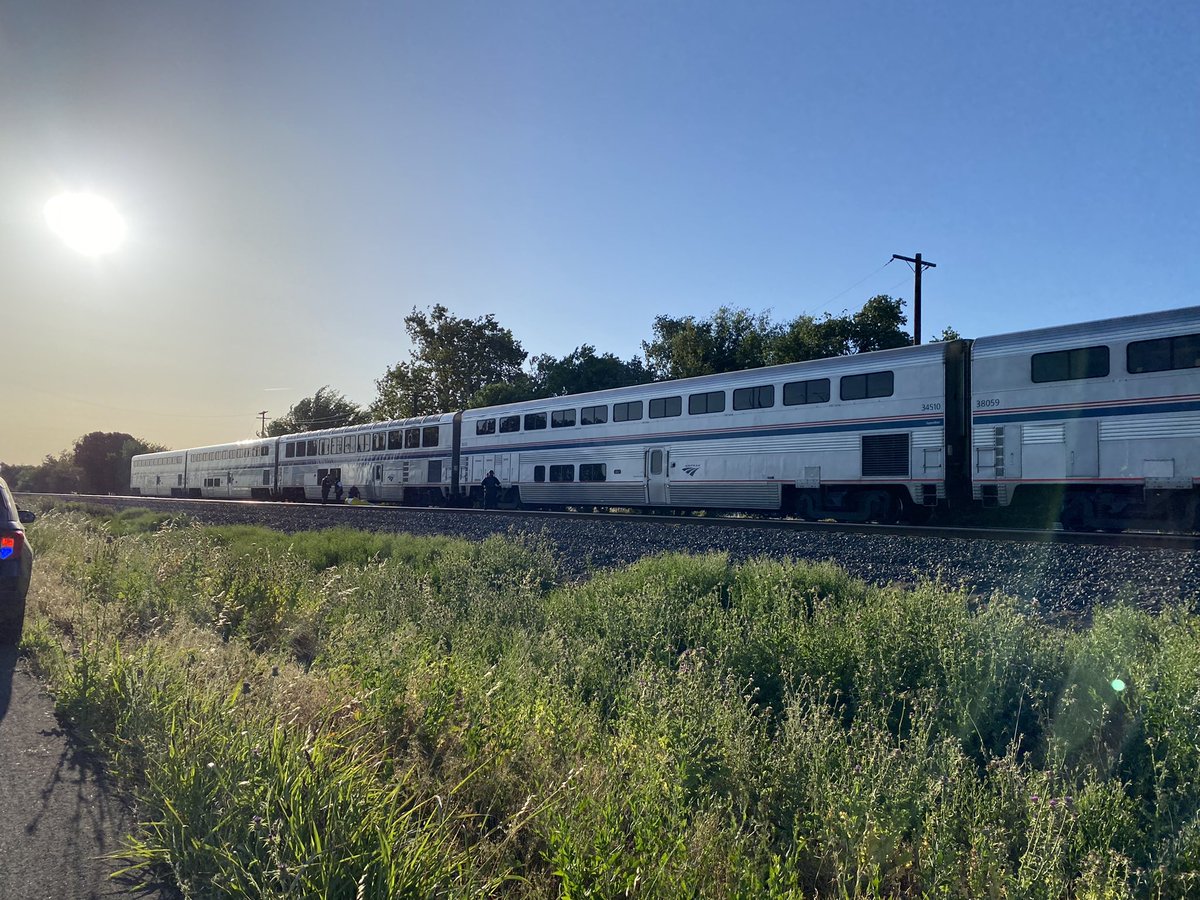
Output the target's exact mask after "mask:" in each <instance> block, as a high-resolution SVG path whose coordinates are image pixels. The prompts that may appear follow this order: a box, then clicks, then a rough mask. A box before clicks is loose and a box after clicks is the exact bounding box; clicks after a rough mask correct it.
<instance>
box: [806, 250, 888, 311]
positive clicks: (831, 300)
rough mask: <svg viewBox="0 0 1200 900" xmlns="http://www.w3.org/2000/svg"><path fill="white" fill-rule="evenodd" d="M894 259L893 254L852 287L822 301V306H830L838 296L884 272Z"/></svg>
mask: <svg viewBox="0 0 1200 900" xmlns="http://www.w3.org/2000/svg"><path fill="white" fill-rule="evenodd" d="M894 259H895V257H894V256H893V257H892V259H889V260H888V261H887V262H885V263H884V264H883V265H882V266H880V267H879V268H878V269H876V270H875V271H874V272H871V273H870V274H869V275H865V276H863V277H862V278H860V279H859V280H858V281H856V282H854V284H852V285H850V287H848V288H846V289H845V290H844V291H840V292H839V293H836V294H834V295H833V296H832V297H830V298H829V299H828V300H826V301H825V302H824V303H822V304H821V306H822V307H827V306H829V304H830V303H832V302H833V301H834V300H836V299H838V297H842V296H844V295H846V294H848V293H850V292H851V291H852V290H854V289H855V288H856V287H858V286H859V285H860V284H862V283H863V282H864V281H867V280H868V279H871V278H874V277H875V276H876V275H878V274H879V273H880V272H882V271H883V270H884V269H886V268H887V267H888V266H890V265H891V264H892V261H893V260H894Z"/></svg>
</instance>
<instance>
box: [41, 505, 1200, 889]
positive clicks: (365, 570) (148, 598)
mask: <svg viewBox="0 0 1200 900" xmlns="http://www.w3.org/2000/svg"><path fill="white" fill-rule="evenodd" d="M33 529H36V531H35V532H34V534H33V536H32V537H33V539H34V540H36V542H37V546H38V547H39V551H40V552H41V555H40V556H39V580H40V581H41V582H43V583H42V584H41V585H40V586H39V589H38V593H36V594H35V595H34V596H33V614H32V621H31V622H30V625H29V627H28V628H27V630H26V631H27V638H26V641H27V646H28V648H29V649H30V651H31V652H32V653H33V654H34V659H35V662H37V664H39V665H40V666H42V667H43V668H44V669H45V670H46V671H47V672H49V673H50V676H51V678H52V681H53V683H54V685H55V689H56V695H57V700H58V703H59V706H60V709H61V710H62V712H63V714H64V715H65V716H67V717H68V718H69V719H70V720H71V721H72V722H74V723H75V727H76V729H77V731H78V732H79V733H80V734H81V735H83V736H85V737H86V738H87V739H88V740H90V741H91V742H93V743H94V744H95V746H96V747H97V748H99V750H100V751H101V752H104V753H106V754H107V755H108V757H109V758H110V759H111V761H112V764H113V766H114V767H115V769H116V770H117V771H118V772H119V773H120V774H121V776H122V778H123V780H124V782H125V783H126V784H128V785H129V786H130V789H131V791H133V793H134V794H135V795H136V797H137V798H138V809H139V812H140V815H141V817H142V819H143V824H142V825H141V827H140V829H139V831H138V833H137V835H136V839H135V841H134V843H133V844H132V845H131V847H130V855H131V863H132V864H133V865H134V866H142V867H149V868H153V869H155V870H166V871H169V872H170V873H172V874H173V876H174V877H175V878H176V879H177V880H178V882H179V883H180V885H181V886H182V887H183V889H184V891H185V893H187V894H189V895H191V896H197V897H202V896H216V895H219V896H232V897H238V896H241V897H296V896H321V897H348V898H358V897H392V896H414V897H417V896H420V897H426V896H481V895H483V896H488V895H500V894H505V895H519V896H527V897H583V896H589V897H610V896H611V897H615V896H638V897H751V896H753V897H759V896H769V897H809V896H830V897H879V896H942V897H1013V898H1017V897H1021V898H1024V897H1046V898H1051V897H1054V898H1057V897H1074V896H1077V897H1126V896H1128V897H1183V896H1188V895H1189V894H1194V893H1196V892H1197V891H1200V827H1198V824H1197V811H1198V810H1200V784H1198V782H1197V778H1198V773H1200V739H1198V735H1200V634H1198V633H1197V632H1198V628H1197V626H1198V619H1197V616H1196V615H1195V613H1194V611H1188V610H1185V609H1172V610H1168V611H1166V612H1164V613H1163V614H1162V615H1159V616H1151V615H1148V614H1146V613H1143V612H1139V611H1136V610H1134V609H1130V608H1125V607H1120V608H1114V609H1109V610H1099V611H1097V613H1096V615H1095V616H1094V617H1093V620H1092V622H1091V624H1090V625H1089V626H1088V627H1087V628H1085V629H1082V630H1079V631H1070V630H1066V629H1062V628H1058V627H1052V626H1051V625H1048V624H1046V623H1044V622H1042V621H1040V620H1039V619H1038V618H1036V617H1034V616H1031V615H1029V614H1027V613H1026V612H1025V611H1024V610H1023V609H1022V608H1021V607H1020V606H1019V605H1018V604H1016V603H1014V602H1012V601H1007V600H1004V599H1003V598H993V599H992V600H991V601H990V602H988V603H986V604H983V605H979V604H977V603H975V602H974V601H973V600H972V598H970V597H968V596H967V595H965V594H964V593H962V592H960V591H956V590H953V589H950V588H948V587H946V586H944V585H939V584H936V583H927V584H923V585H921V586H919V587H918V588H916V589H912V590H906V589H900V588H896V589H878V588H872V587H868V586H866V585H864V584H862V583H861V582H858V581H855V580H853V579H851V578H849V577H848V576H847V575H846V574H845V573H844V572H843V571H841V570H839V569H837V568H836V567H835V566H833V565H817V566H811V565H801V564H793V563H780V562H770V561H756V562H752V563H747V564H743V565H730V563H729V562H728V560H727V559H725V558H724V557H723V556H720V555H708V556H702V557H681V556H660V557H655V558H652V559H647V560H644V561H643V562H641V563H639V564H637V565H635V566H631V567H628V568H626V569H622V570H619V571H615V572H609V573H601V574H598V575H596V576H595V577H593V578H592V579H591V580H590V581H587V582H585V583H580V584H563V583H561V579H560V578H559V577H558V567H557V562H556V560H555V557H554V554H553V552H552V551H551V549H550V548H549V547H548V546H546V545H545V544H543V543H541V542H540V541H538V540H536V539H534V540H531V539H518V538H511V539H501V538H493V539H490V540H488V541H485V542H482V543H479V544H468V543H465V542H461V541H451V540H436V541H433V540H428V541H427V540H418V539H414V538H411V537H406V536H390V537H389V536H374V535H367V534H361V533H357V532H350V531H338V532H332V533H321V534H316V535H292V536H284V535H278V534H274V533H269V532H263V531H261V530H257V529H240V528H239V529H202V528H198V527H195V526H188V525H180V524H173V523H160V524H159V525H158V526H156V529H155V530H152V531H146V532H141V533H115V532H114V530H113V529H112V528H111V526H110V524H108V523H106V522H97V521H94V520H90V519H88V518H86V517H84V516H83V515H81V514H80V513H78V512H51V513H49V514H47V515H45V516H44V517H42V518H41V519H39V521H38V522H37V523H35V525H34V526H33Z"/></svg>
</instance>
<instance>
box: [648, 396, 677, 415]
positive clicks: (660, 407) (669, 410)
mask: <svg viewBox="0 0 1200 900" xmlns="http://www.w3.org/2000/svg"><path fill="white" fill-rule="evenodd" d="M681 415H683V398H682V397H658V398H657V399H655V400H651V401H650V418H652V419H670V418H674V417H675V416H681Z"/></svg>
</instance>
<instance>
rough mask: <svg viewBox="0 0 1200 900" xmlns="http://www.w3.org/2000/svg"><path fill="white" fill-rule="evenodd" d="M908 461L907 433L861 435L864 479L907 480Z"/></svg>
mask: <svg viewBox="0 0 1200 900" xmlns="http://www.w3.org/2000/svg"><path fill="white" fill-rule="evenodd" d="M908 461H909V450H908V432H904V433H903V434H868V435H863V439H862V473H863V477H864V478H907V477H908Z"/></svg>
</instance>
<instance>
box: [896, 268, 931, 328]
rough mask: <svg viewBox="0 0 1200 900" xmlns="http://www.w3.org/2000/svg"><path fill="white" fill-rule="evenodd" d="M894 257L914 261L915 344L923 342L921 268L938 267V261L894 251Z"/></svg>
mask: <svg viewBox="0 0 1200 900" xmlns="http://www.w3.org/2000/svg"><path fill="white" fill-rule="evenodd" d="M892 259H900V260H903V261H904V262H906V263H912V264H913V267H914V269H915V270H916V273H917V283H916V285H915V286H914V287H913V344H919V343H921V270H922V269H936V268H937V263H931V262H924V261H922V259H921V254H920V253H918V254H917V255H916V257H915V258H914V257H911V256H899V255H898V254H895V253H893V254H892Z"/></svg>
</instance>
